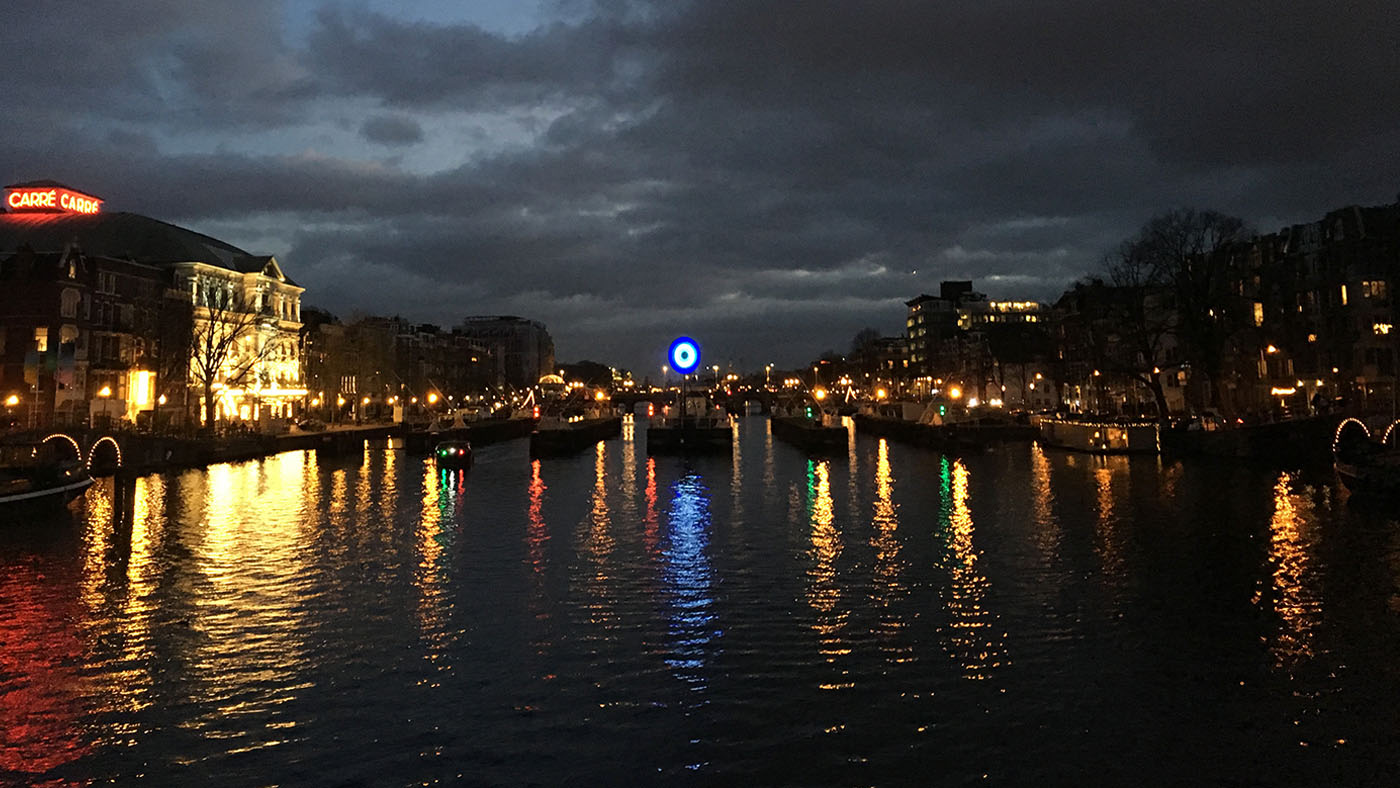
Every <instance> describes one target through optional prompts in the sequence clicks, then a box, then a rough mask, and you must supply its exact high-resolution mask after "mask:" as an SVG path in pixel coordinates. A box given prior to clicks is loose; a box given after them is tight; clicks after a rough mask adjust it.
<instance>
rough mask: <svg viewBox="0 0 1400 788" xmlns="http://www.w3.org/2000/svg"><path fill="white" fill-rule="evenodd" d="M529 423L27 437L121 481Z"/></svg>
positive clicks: (417, 447) (494, 432)
mask: <svg viewBox="0 0 1400 788" xmlns="http://www.w3.org/2000/svg"><path fill="white" fill-rule="evenodd" d="M534 424H535V421H534V420H533V419H494V420H487V421H480V422H474V423H471V424H467V425H463V426H457V427H452V428H448V429H437V430H428V429H424V428H422V427H421V426H415V425H406V424H382V425H357V426H350V427H337V428H334V429H328V430H318V431H314V432H308V431H304V430H296V431H293V432H287V433H283V434H279V435H260V434H256V433H249V434H242V435H224V436H219V437H213V438H183V437H176V436H169V435H151V434H148V433H140V432H116V433H109V434H102V433H80V434H75V435H71V436H70V435H68V434H67V433H53V434H50V435H48V436H44V435H36V436H32V437H31V439H32V440H41V439H46V438H47V439H52V440H64V441H65V442H68V443H71V444H72V445H73V446H74V448H75V450H76V451H78V452H79V453H81V454H85V456H84V457H83V459H84V460H86V461H90V464H91V467H92V469H93V471H94V473H96V474H98V475H106V474H110V473H113V472H120V473H121V474H122V475H123V476H132V475H141V474H147V473H159V472H162V471H171V470H181V469H186V468H205V467H208V466H210V465H215V464H218V463H224V462H238V461H241V460H253V459H258V458H262V457H270V456H273V455H276V454H281V453H283V452H288V451H302V450H315V451H317V452H320V453H325V454H330V455H342V454H350V453H356V452H360V451H362V450H363V448H364V444H365V442H366V441H374V440H398V441H402V443H403V446H404V448H405V449H406V450H408V451H411V452H426V451H429V450H431V449H432V447H433V445H434V444H435V443H437V442H438V441H442V440H467V441H471V442H472V443H474V444H481V445H486V444H491V443H498V442H500V441H506V440H514V439H516V438H523V437H526V436H527V435H529V434H530V431H531V430H532V429H533V428H534Z"/></svg>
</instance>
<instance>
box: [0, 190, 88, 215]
mask: <svg viewBox="0 0 1400 788" xmlns="http://www.w3.org/2000/svg"><path fill="white" fill-rule="evenodd" d="M5 205H7V206H9V208H10V210H11V211H14V212H16V213H97V212H99V211H100V210H101V209H102V201H101V200H99V199H97V198H96V197H93V196H91V195H88V194H83V193H82V192H75V191H73V190H72V189H67V188H64V187H62V186H12V187H10V188H8V189H6V190H5Z"/></svg>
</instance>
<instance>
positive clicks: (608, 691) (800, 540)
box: [0, 417, 1400, 786]
mask: <svg viewBox="0 0 1400 788" xmlns="http://www.w3.org/2000/svg"><path fill="white" fill-rule="evenodd" d="M643 430H644V427H643V426H642V425H641V424H637V425H635V426H634V425H632V424H631V423H628V424H627V425H626V427H625V431H624V434H623V435H622V436H621V437H620V438H617V439H613V440H609V441H606V442H603V443H600V444H599V445H598V446H597V447H596V448H595V449H592V450H589V451H588V452H586V453H584V454H582V455H579V456H576V457H571V458H563V459H547V460H541V461H532V460H530V459H529V457H528V454H527V445H526V443H525V442H524V441H514V442H510V443H504V444H498V445H492V446H484V447H480V448H479V449H478V456H477V463H476V466H475V467H474V468H472V469H471V470H469V471H466V472H450V473H449V472H438V471H437V470H436V469H435V468H434V467H433V465H432V463H431V461H430V460H429V459H427V458H425V457H422V456H413V455H410V454H406V453H404V452H402V451H395V450H392V449H389V448H387V447H385V446H382V445H381V446H373V445H371V446H369V447H368V448H367V450H366V452H365V453H364V455H363V456H353V457H342V458H324V457H318V456H317V455H316V454H314V453H310V452H306V453H287V454H282V455H279V456H276V457H272V458H269V459H266V460H262V461H255V462H244V463H235V464H229V465H220V466H215V467H211V468H208V469H207V470H198V471H187V472H182V473H172V474H166V475H158V476H149V477H145V478H141V479H137V480H136V481H135V485H134V487H132V488H130V489H122V490H114V489H113V487H112V484H111V482H110V481H106V482H103V483H101V484H100V485H99V486H98V487H95V488H94V489H93V490H91V491H90V492H89V494H88V496H87V497H86V499H85V500H84V501H83V502H81V503H75V504H74V506H73V508H72V510H71V511H70V512H67V513H64V514H60V515H45V516H44V518H42V519H34V518H31V519H28V520H25V521H23V522H9V523H6V524H5V527H4V528H3V529H0V784H4V783H15V784H38V785H51V786H68V785H103V784H109V783H112V782H115V783H118V784H125V783H128V782H137V781H142V782H143V783H144V784H151V785H218V786H224V785H227V786H253V785H294V786H359V785H365V786H380V785H405V786H407V785H434V784H453V785H582V786H601V785H647V784H653V785H660V784H664V785H950V786H955V785H988V784H995V785H1081V784H1090V785H1129V784H1142V785H1395V784H1396V783H1397V780H1400V747H1397V736H1400V704H1398V703H1397V699H1400V524H1397V522H1396V519H1395V517H1394V515H1393V512H1388V511H1385V510H1378V509H1374V508H1370V507H1366V506H1362V505H1358V502H1357V501H1348V500H1347V498H1346V495H1345V493H1344V492H1343V491H1341V490H1340V489H1339V488H1338V487H1337V486H1336V485H1335V482H1334V481H1333V480H1331V479H1329V478H1321V479H1308V478H1304V477H1300V476H1298V475H1296V474H1292V473H1283V472H1277V471H1266V470H1260V469H1251V468H1245V467H1237V466H1235V465H1231V464H1223V463H1207V462H1174V461H1161V460H1158V459H1156V458H1133V459H1128V458H1121V457H1120V458H1107V459H1104V458H1095V457H1089V456H1085V455H1074V454H1064V453H1057V452H1053V451H1042V450H1041V449H1039V448H1037V447H1035V446H1030V445H1018V446H1012V447H1007V448H1004V449H1001V450H998V451H995V452H993V453H990V454H986V455H983V456H977V457H971V458H967V459H954V458H949V457H945V456H943V455H940V454H938V453H936V452H932V451H928V450H923V449H917V448H911V447H905V446H901V445H897V444H889V443H886V442H884V441H881V440H876V439H871V438H867V437H864V436H860V437H856V438H854V439H853V440H852V442H851V445H850V449H849V451H848V452H847V453H845V454H841V455H837V456H831V457H826V458H820V459H811V458H808V457H807V456H806V455H804V454H803V453H802V452H800V451H798V450H796V449H793V448H792V447H790V446H787V445H785V444H782V443H779V442H775V441H774V440H773V439H772V438H771V436H770V434H769V432H768V428H767V421H766V420H764V419H762V418H759V417H748V418H745V419H743V420H742V421H741V422H740V426H739V439H738V440H737V442H736V444H735V448H734V451H733V453H732V455H722V456H716V457H703V458H693V459H685V458H680V457H649V456H648V455H647V453H646V449H645V441H644V435H643ZM11 518H12V519H13V516H11Z"/></svg>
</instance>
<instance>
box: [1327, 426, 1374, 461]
mask: <svg viewBox="0 0 1400 788" xmlns="http://www.w3.org/2000/svg"><path fill="white" fill-rule="evenodd" d="M1369 440H1371V430H1369V429H1367V427H1366V425H1365V424H1364V423H1363V422H1362V421H1361V420H1360V419H1356V418H1345V419H1342V422H1341V423H1340V424H1338V425H1337V431H1336V432H1334V433H1333V434H1332V453H1333V454H1336V453H1337V451H1338V450H1339V449H1341V450H1345V448H1346V447H1347V446H1348V445H1351V444H1354V443H1356V442H1365V441H1369Z"/></svg>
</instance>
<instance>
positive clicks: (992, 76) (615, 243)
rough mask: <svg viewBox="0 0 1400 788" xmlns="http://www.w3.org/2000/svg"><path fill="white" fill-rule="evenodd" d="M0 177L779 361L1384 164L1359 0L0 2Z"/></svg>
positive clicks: (1370, 185)
mask: <svg viewBox="0 0 1400 788" xmlns="http://www.w3.org/2000/svg"><path fill="white" fill-rule="evenodd" d="M0 51H3V52H4V57H5V64H4V68H3V69H0V98H3V112H4V122H3V126H0V128H3V130H4V131H3V135H0V180H3V182H4V183H11V182H15V181H24V180H34V179H41V178H47V179H54V180H58V181H62V182H64V183H67V184H69V185H71V186H73V187H75V188H78V189H81V190H84V191H88V192H91V193H95V194H97V195H99V196H101V197H103V198H105V199H106V200H107V203H106V206H105V207H106V209H108V210H126V211H134V212H137V213H142V214H146V215H148V216H154V217H156V218H160V219H164V220H166V221H171V222H174V223H176V224H180V225H182V226H185V227H189V228H191V229H195V230H199V231H201V232H205V233H208V234H210V235H213V236H215V237H217V238H221V239H223V240H226V241H229V242H231V243H234V244H237V245H239V246H242V247H243V248H245V249H247V250H248V251H250V252H253V253H258V254H273V255H276V256H277V258H278V260H279V261H281V263H282V264H283V267H284V269H285V270H286V271H287V273H288V274H289V275H290V276H291V277H293V278H294V279H296V280H297V281H298V282H299V283H301V284H303V285H305V286H306V287H307V290H308V292H307V297H306V301H307V303H308V304H311V305H315V306H320V307H323V308H327V309H330V310H331V311H333V312H335V313H336V314H338V315H339V316H341V317H342V318H350V317H353V316H354V315H355V314H357V313H373V314H400V315H402V316H404V317H406V318H409V319H412V320H414V321H421V322H436V323H441V324H444V325H450V324H453V323H455V322H457V321H458V320H459V319H460V318H461V317H462V316H464V315H467V314H497V313H506V314H518V315H523V316H526V317H531V318H534V319H538V320H542V321H544V322H545V323H546V324H547V325H548V326H549V328H550V330H551V333H552V334H553V335H554V338H555V342H556V345H557V351H558V355H559V357H560V359H561V360H566V361H573V360H579V359H583V358H590V359H594V360H599V361H604V362H608V363H613V364H618V365H622V366H630V367H632V368H633V370H634V371H635V372H636V373H637V374H638V375H639V376H641V375H646V374H651V375H653V376H657V375H659V371H660V366H661V364H662V363H664V360H663V356H664V353H665V348H666V346H667V344H668V343H669V341H670V340H671V338H673V337H674V336H675V335H676V334H678V333H690V334H691V335H693V336H695V337H696V338H697V339H699V340H700V341H701V344H702V345H703V346H704V348H705V352H706V358H705V360H704V361H705V363H706V365H707V366H708V365H709V364H711V363H718V364H722V365H728V364H733V365H734V366H736V367H739V368H744V369H756V368H761V367H762V365H763V364H765V363H768V362H776V363H777V364H778V365H779V366H787V365H800V364H802V363H804V362H806V361H808V360H810V359H812V358H814V357H815V356H817V355H818V354H820V353H821V352H823V351H825V350H828V349H832V350H836V351H838V352H844V351H845V350H846V349H847V348H848V347H849V344H850V340H851V337H852V336H853V335H854V334H855V333H856V332H857V331H858V330H860V329H861V328H862V327H864V326H872V327H875V328H878V329H880V330H881V331H883V332H885V333H887V334H896V333H899V332H900V331H901V330H902V327H903V319H904V315H905V307H904V304H903V302H904V301H905V300H907V299H909V298H911V297H913V296H915V295H918V294H919V293H920V292H936V288H937V286H938V282H939V281H940V280H941V279H946V278H972V279H975V280H976V281H977V283H978V286H979V289H981V290H983V291H985V292H987V293H988V294H989V295H991V296H993V297H1003V298H1018V299H1019V298H1034V299H1041V300H1050V299H1053V298H1054V297H1055V296H1056V295H1057V294H1058V293H1059V292H1060V291H1061V290H1062V289H1063V288H1064V287H1065V286H1066V285H1068V284H1069V283H1071V282H1072V281H1073V280H1074V279H1076V278H1078V277H1080V276H1082V275H1084V274H1085V273H1087V272H1089V271H1091V270H1094V269H1095V268H1096V267H1098V265H1099V260H1100V259H1101V257H1102V256H1103V254H1104V253H1105V252H1106V251H1107V250H1108V249H1109V248H1110V247H1112V246H1113V245H1114V244H1116V243H1117V242H1119V241H1121V240H1122V239H1123V238H1125V237H1126V236H1128V235H1129V234H1131V233H1132V232H1133V230H1134V229H1136V228H1137V227H1138V226H1139V225H1141V223H1142V222H1143V221H1144V220H1146V219H1147V218H1148V217H1150V216H1151V215H1152V214H1154V213H1157V212H1160V211H1163V210H1166V209H1170V208H1173V207H1179V206H1192V207H1200V208H1213V209H1216V210H1221V211H1225V212H1228V213H1233V214H1236V215H1239V216H1241V217H1243V218H1244V219H1245V220H1246V221H1248V222H1249V223H1250V224H1251V225H1252V226H1253V227H1255V228H1257V229H1258V230H1260V231H1266V232H1268V231H1274V230H1277V229H1279V227H1281V226H1283V225H1285V224H1289V223H1293V222H1301V221H1311V220H1316V219H1318V218H1321V216H1322V214H1323V213H1324V212H1326V211H1327V210H1329V209H1332V208H1336V207H1341V206H1344V205H1349V204H1363V205H1373V204H1381V203H1388V202H1391V201H1393V200H1395V199H1396V192H1397V191H1400V174H1397V171H1396V170H1397V151H1400V77H1397V75H1400V14H1397V12H1396V7H1395V4H1394V0H1376V1H1375V2H1371V1H1370V0H1359V1H1358V2H1350V3H1346V4H1338V3H1335V2H1288V3H1243V2H1240V3H1228V2H1227V3H1222V2H1219V0H1215V1H1214V2H1190V1H1183V0H1178V1H1177V2H1172V3H1161V2H1155V1H1154V2H1144V1H1143V0H1102V1H1100V0H1057V1H1056V2H1031V1H1030V0H978V1H977V2H965V3H961V2H927V1H924V2H914V1H912V0H908V1H905V2H894V1H890V2H879V1H876V0H861V1H860V2H855V1H853V0H848V1H845V2H821V1H819V0H817V1H813V0H807V1H805V2H791V3H779V2H722V1H714V0H707V1H706V2H699V3H693V4H690V3H684V2H678V1H677V0H659V1H658V2H655V3H648V2H627V1H626V0H598V2H593V3H590V2H582V1H578V2H576V1H574V0H563V2H557V3H556V2H538V3H532V2H528V0H522V2H511V1H510V0H491V1H490V2H461V3H459V2H449V1H448V0H439V1H438V2H426V1H424V2H348V3H317V2H309V3H301V2H273V1H271V0H262V1H260V0H240V1H239V2H229V1H228V0H210V1H208V2H204V1H200V2H194V1H192V0H152V1H150V2H120V3H118V2H111V3H108V2H101V3H95V2H92V0H83V1H81V2H67V1H66V0H64V1H63V2H43V3H40V2H14V3H7V4H6V7H5V12H4V24H3V25H0Z"/></svg>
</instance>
